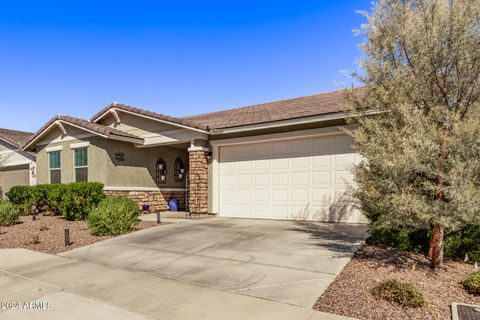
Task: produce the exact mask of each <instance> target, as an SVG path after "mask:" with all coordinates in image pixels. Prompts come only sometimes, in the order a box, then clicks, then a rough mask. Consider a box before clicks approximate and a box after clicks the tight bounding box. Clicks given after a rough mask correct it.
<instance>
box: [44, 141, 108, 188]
mask: <svg viewBox="0 0 480 320" xmlns="http://www.w3.org/2000/svg"><path fill="white" fill-rule="evenodd" d="M58 133H59V134H60V132H58ZM52 136H55V135H52ZM63 140H64V141H59V142H54V143H50V144H48V145H37V183H38V184H48V183H50V170H49V163H48V153H47V147H56V146H62V150H61V153H60V154H61V169H62V183H70V182H75V175H74V165H73V160H74V159H73V153H74V151H73V149H71V147H70V146H71V144H75V143H80V142H90V145H89V146H88V149H87V150H88V151H87V152H88V181H92V182H101V183H103V184H105V183H106V176H105V175H106V164H105V163H106V158H107V156H106V152H105V139H104V138H102V137H98V136H93V137H86V138H80V139H79V138H75V137H72V136H65V137H63Z"/></svg>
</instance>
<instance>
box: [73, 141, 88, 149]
mask: <svg viewBox="0 0 480 320" xmlns="http://www.w3.org/2000/svg"><path fill="white" fill-rule="evenodd" d="M89 146H90V142H88V141H87V142H79V143H72V144H71V145H70V149H80V148H88V147H89Z"/></svg>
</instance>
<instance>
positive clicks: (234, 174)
mask: <svg viewBox="0 0 480 320" xmlns="http://www.w3.org/2000/svg"><path fill="white" fill-rule="evenodd" d="M351 144H352V139H351V137H349V136H347V135H344V134H341V135H332V136H321V137H311V138H301V139H295V140H282V141H274V142H263V143H254V144H241V145H233V146H221V147H220V149H219V150H220V155H219V160H220V172H219V173H220V181H219V184H220V186H219V191H220V192H219V197H220V200H219V202H220V203H219V204H220V210H219V211H220V215H221V216H225V217H244V218H267V219H292V220H313V221H345V222H365V218H364V217H363V216H362V215H361V214H360V212H358V210H356V209H354V208H353V207H352V205H351V201H349V199H348V197H347V196H346V195H345V194H344V193H345V190H346V188H347V185H348V184H350V183H352V180H353V179H352V173H351V171H350V170H351V167H352V164H354V163H356V162H358V161H359V156H358V154H356V153H355V152H354V151H353V149H352V147H351Z"/></svg>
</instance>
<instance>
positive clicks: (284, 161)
mask: <svg viewBox="0 0 480 320" xmlns="http://www.w3.org/2000/svg"><path fill="white" fill-rule="evenodd" d="M272 165H273V169H277V170H278V169H288V168H289V167H290V166H289V159H288V158H281V159H273V160H272Z"/></svg>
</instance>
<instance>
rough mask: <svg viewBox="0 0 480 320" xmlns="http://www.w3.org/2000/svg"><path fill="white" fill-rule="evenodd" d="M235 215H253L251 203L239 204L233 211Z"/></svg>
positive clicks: (245, 216)
mask: <svg viewBox="0 0 480 320" xmlns="http://www.w3.org/2000/svg"><path fill="white" fill-rule="evenodd" d="M235 216H237V217H243V218H248V217H253V212H252V205H251V204H239V205H238V206H237V211H236V212H235Z"/></svg>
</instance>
